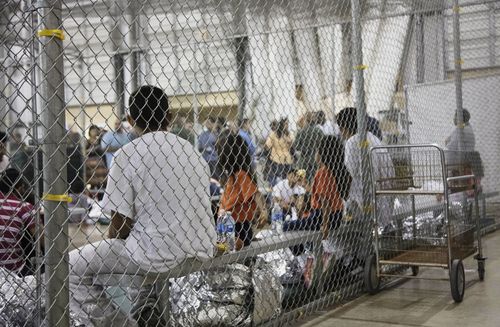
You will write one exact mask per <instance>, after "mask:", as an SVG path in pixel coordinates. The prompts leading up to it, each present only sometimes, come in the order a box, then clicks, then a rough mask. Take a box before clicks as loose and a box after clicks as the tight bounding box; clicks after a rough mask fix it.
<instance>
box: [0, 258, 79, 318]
mask: <svg viewBox="0 0 500 327" xmlns="http://www.w3.org/2000/svg"><path fill="white" fill-rule="evenodd" d="M36 285H37V280H36V278H35V277H34V276H26V277H24V278H21V277H19V276H17V275H16V274H14V273H12V272H11V271H9V270H6V269H4V268H0V326H5V327H31V326H33V327H34V326H35V324H36V317H37V314H40V315H41V318H42V320H43V319H44V318H45V291H44V289H43V287H42V292H41V297H40V298H39V299H37V298H35V294H36ZM38 301H40V309H41V311H40V312H39V313H38V312H37V303H38ZM42 326H45V324H44V323H42ZM70 326H72V327H82V326H84V325H83V324H81V323H80V322H79V321H78V320H77V319H75V317H74V315H73V314H72V313H70Z"/></svg>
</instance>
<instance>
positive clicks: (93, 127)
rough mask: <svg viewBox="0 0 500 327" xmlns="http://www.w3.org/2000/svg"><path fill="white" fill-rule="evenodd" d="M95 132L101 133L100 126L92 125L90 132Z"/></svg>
mask: <svg viewBox="0 0 500 327" xmlns="http://www.w3.org/2000/svg"><path fill="white" fill-rule="evenodd" d="M93 130H97V131H99V132H100V131H101V129H100V128H99V126H97V125H92V126H90V127H89V132H91V131H93Z"/></svg>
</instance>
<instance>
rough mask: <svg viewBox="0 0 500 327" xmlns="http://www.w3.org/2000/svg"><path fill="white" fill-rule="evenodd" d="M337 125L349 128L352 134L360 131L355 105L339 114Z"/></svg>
mask: <svg viewBox="0 0 500 327" xmlns="http://www.w3.org/2000/svg"><path fill="white" fill-rule="evenodd" d="M337 125H339V127H340V128H343V129H346V130H348V131H349V132H350V133H351V134H356V133H357V132H358V117H357V110H356V108H353V107H348V108H344V109H342V110H341V111H340V112H339V113H338V115H337Z"/></svg>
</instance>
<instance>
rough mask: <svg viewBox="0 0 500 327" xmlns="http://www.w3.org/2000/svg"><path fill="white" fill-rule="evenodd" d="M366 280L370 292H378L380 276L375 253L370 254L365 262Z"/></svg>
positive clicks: (372, 293)
mask: <svg viewBox="0 0 500 327" xmlns="http://www.w3.org/2000/svg"><path fill="white" fill-rule="evenodd" d="M364 282H365V289H366V291H367V292H368V293H369V294H371V295H374V294H377V292H378V291H379V288H380V277H378V276H377V257H376V256H375V255H374V254H371V255H370V256H368V259H367V260H366V262H365V271H364Z"/></svg>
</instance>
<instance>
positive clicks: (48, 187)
mask: <svg viewBox="0 0 500 327" xmlns="http://www.w3.org/2000/svg"><path fill="white" fill-rule="evenodd" d="M43 5H44V6H43V7H38V8H36V9H37V12H38V17H39V19H40V23H39V26H40V29H41V30H58V29H62V19H61V17H62V5H61V0H51V1H44V3H43ZM39 45H40V56H39V62H40V73H41V85H40V88H39V89H38V90H37V91H38V93H37V97H40V103H41V108H40V109H41V110H40V111H41V120H42V135H43V137H42V144H43V145H42V151H43V181H44V184H43V190H44V193H45V194H51V195H56V196H60V195H64V194H65V193H66V192H67V190H68V187H67V185H68V183H67V181H66V180H67V179H66V162H67V154H66V144H65V142H64V141H63V140H64V139H65V134H66V132H65V112H64V108H65V102H64V72H63V43H62V40H61V39H59V38H57V37H54V36H48V37H47V36H41V37H40V38H39ZM35 123H36V122H35ZM53 200H54V199H52V200H49V201H44V202H43V208H44V216H45V251H46V253H45V279H46V285H47V301H46V305H45V307H46V308H47V318H46V320H47V325H48V326H60V327H66V326H69V304H68V303H69V285H68V274H69V264H68V246H69V244H68V207H67V204H66V202H64V201H59V200H58V201H53ZM56 200H57V198H56Z"/></svg>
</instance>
